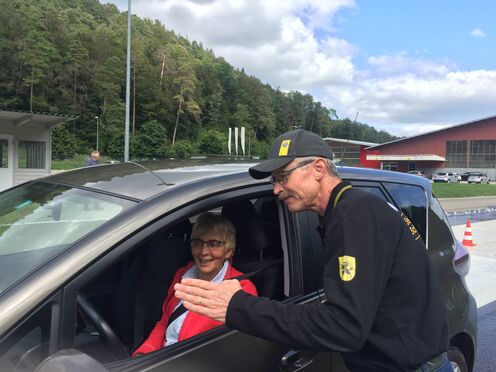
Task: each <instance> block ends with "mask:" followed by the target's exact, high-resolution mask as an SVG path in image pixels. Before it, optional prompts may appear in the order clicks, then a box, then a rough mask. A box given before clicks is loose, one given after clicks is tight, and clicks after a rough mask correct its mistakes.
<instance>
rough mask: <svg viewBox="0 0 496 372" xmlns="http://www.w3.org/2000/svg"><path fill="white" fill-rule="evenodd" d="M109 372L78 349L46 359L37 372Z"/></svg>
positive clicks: (57, 353) (64, 351)
mask: <svg viewBox="0 0 496 372" xmlns="http://www.w3.org/2000/svg"><path fill="white" fill-rule="evenodd" d="M65 371H71V372H109V371H108V369H107V368H105V367H104V366H103V365H102V364H100V362H98V361H97V360H95V359H93V358H92V357H90V356H89V355H87V354H85V353H83V352H81V351H79V350H76V349H63V350H59V351H57V352H56V353H55V354H53V355H51V356H49V357H48V358H46V359H45V360H44V361H43V362H41V364H40V365H39V366H38V367H37V368H36V369H35V372H65Z"/></svg>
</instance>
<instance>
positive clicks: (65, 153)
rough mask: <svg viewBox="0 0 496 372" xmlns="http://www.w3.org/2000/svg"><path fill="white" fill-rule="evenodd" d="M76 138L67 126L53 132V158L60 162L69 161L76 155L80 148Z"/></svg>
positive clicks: (59, 127)
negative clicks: (77, 149)
mask: <svg viewBox="0 0 496 372" xmlns="http://www.w3.org/2000/svg"><path fill="white" fill-rule="evenodd" d="M77 142H78V141H77V139H76V136H75V135H74V134H72V133H70V132H69V131H68V129H67V127H66V126H65V125H59V126H57V127H55V128H53V130H52V156H53V157H54V158H56V159H58V160H63V159H69V158H72V157H73V156H74V155H75V153H76V152H75V151H76V148H77V147H78V143H77Z"/></svg>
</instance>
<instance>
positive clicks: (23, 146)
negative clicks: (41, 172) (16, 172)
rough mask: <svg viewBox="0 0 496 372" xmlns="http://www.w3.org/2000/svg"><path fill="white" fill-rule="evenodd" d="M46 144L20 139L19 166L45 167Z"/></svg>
mask: <svg viewBox="0 0 496 372" xmlns="http://www.w3.org/2000/svg"><path fill="white" fill-rule="evenodd" d="M45 154H46V144H45V142H36V141H19V168H30V169H45V158H46V156H45Z"/></svg>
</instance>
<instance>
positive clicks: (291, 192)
mask: <svg viewBox="0 0 496 372" xmlns="http://www.w3.org/2000/svg"><path fill="white" fill-rule="evenodd" d="M332 158H333V154H332V151H331V149H330V147H329V146H328V145H327V144H326V143H325V141H324V140H323V139H322V138H321V137H320V136H318V135H316V134H314V133H311V132H308V131H305V130H301V129H300V130H295V131H290V132H287V133H284V134H282V135H281V136H279V137H278V138H277V139H276V141H275V143H274V145H273V146H272V149H271V152H270V155H269V158H268V159H267V160H265V161H263V162H261V163H260V164H258V165H256V166H254V167H252V168H250V170H249V171H250V174H251V175H252V177H254V178H265V177H268V176H272V182H273V183H274V194H275V195H277V197H278V198H279V200H280V201H281V202H283V203H284V204H285V205H286V207H287V208H288V210H289V211H291V212H298V211H303V210H312V211H315V212H317V213H318V214H319V215H320V216H321V223H320V226H319V233H320V235H321V238H322V245H323V257H324V272H323V276H324V277H323V287H324V291H325V294H326V297H327V301H326V302H325V303H311V304H304V305H300V306H295V305H294V304H282V303H280V302H277V301H270V300H269V299H267V298H261V297H253V296H250V295H248V294H246V293H245V292H243V291H241V287H240V285H239V283H238V281H237V280H229V281H225V282H223V283H221V284H214V283H209V282H204V281H198V280H194V279H193V280H190V279H185V280H183V282H182V283H181V284H177V285H176V287H175V288H176V296H177V297H179V298H180V299H182V300H183V301H184V305H185V307H186V308H188V309H189V310H192V311H195V312H198V313H200V314H202V315H206V316H209V317H211V318H214V319H216V320H219V321H222V322H225V323H226V325H227V326H228V327H230V328H233V329H237V330H240V331H243V332H246V333H248V334H251V335H254V336H257V337H261V338H265V339H268V340H272V341H275V342H279V343H282V344H286V345H291V346H292V347H295V348H300V349H306V350H318V351H340V352H342V355H343V359H344V361H345V364H346V365H347V367H348V368H349V369H350V370H351V371H381V372H384V371H414V370H415V371H417V370H418V371H438V372H447V371H452V368H451V365H450V363H449V361H448V359H447V356H446V350H447V347H448V339H447V337H448V336H447V334H448V333H447V331H448V330H447V321H446V308H445V304H444V301H443V297H442V294H441V289H440V286H439V282H438V278H437V275H436V273H435V272H434V270H433V268H432V265H431V263H430V260H429V257H428V255H427V251H426V249H425V246H424V244H423V243H422V239H421V238H420V235H419V234H418V232H417V231H416V230H415V228H413V229H412V228H411V227H413V225H412V223H411V222H410V220H409V219H408V218H407V217H406V216H404V215H403V214H400V213H399V212H398V211H397V210H396V209H394V208H393V207H392V206H391V205H389V204H388V203H386V202H385V201H384V200H382V199H379V198H377V197H376V196H374V195H372V194H371V193H367V192H363V191H360V190H356V189H354V188H352V186H351V184H350V183H348V182H345V181H342V180H341V179H340V177H339V175H338V172H337V170H336V167H335V165H334V163H333V162H332Z"/></svg>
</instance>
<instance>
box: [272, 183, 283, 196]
mask: <svg viewBox="0 0 496 372" xmlns="http://www.w3.org/2000/svg"><path fill="white" fill-rule="evenodd" d="M283 190H284V188H283V187H282V185H281V184H280V183H279V182H276V183H275V184H274V195H279V194H280V193H281V192H282V191H283Z"/></svg>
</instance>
